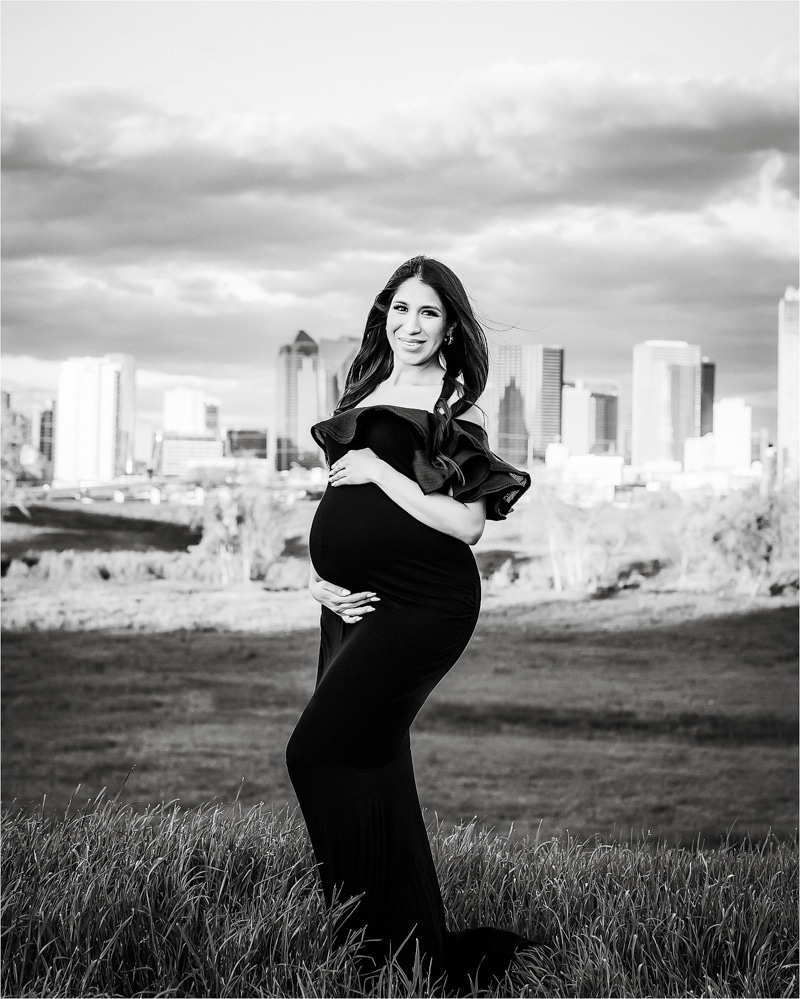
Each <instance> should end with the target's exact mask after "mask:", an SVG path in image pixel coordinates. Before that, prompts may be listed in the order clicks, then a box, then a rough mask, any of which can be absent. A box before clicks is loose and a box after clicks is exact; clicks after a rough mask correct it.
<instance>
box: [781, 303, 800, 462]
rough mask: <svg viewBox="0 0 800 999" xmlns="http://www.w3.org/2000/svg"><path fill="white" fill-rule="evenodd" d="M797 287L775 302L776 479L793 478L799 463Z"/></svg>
mask: <svg viewBox="0 0 800 999" xmlns="http://www.w3.org/2000/svg"><path fill="white" fill-rule="evenodd" d="M799 299H800V294H799V293H798V289H797V288H787V289H786V293H785V294H784V296H783V298H782V299H781V300H780V303H779V305H778V481H779V482H788V481H790V480H792V479H796V478H797V476H798V470H799V465H800V443H799V440H798V439H799V437H800V434H798V422H800V414H798V408H797V407H798V397H797V382H798V377H799V376H800V370H799V369H798V363H799V362H798V307H799V306H800V300H799Z"/></svg>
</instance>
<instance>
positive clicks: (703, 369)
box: [700, 357, 717, 437]
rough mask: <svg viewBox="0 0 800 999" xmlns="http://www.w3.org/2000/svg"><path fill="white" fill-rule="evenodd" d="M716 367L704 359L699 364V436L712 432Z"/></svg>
mask: <svg viewBox="0 0 800 999" xmlns="http://www.w3.org/2000/svg"><path fill="white" fill-rule="evenodd" d="M716 370H717V366H716V364H714V362H713V361H710V360H709V359H708V358H707V357H704V358H703V360H702V361H701V362H700V436H701V437H705V435H706V434H710V433H713V431H714V380H715V376H716Z"/></svg>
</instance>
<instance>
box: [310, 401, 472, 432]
mask: <svg viewBox="0 0 800 999" xmlns="http://www.w3.org/2000/svg"><path fill="white" fill-rule="evenodd" d="M370 409H388V410H392V411H395V412H397V411H400V412H407V413H424V414H425V415H426V416H435V415H436V414H435V413H432V412H431V411H430V410H429V409H421V408H420V407H419V406H397V405H395V404H394V403H390V402H376V403H373V405H371V406H353V408H352V409H345V410H343V411H342V412H341V413H336V414H335V416H331V417H329V419H331V420H333V419H335V418H336V417H337V416H344V415H345V413H364V412H367V411H368V410H370ZM453 419H454V420H457V421H458V422H459V423H462V424H463V423H466V424H468V425H469V426H470V427H475V429H476V430H482V431H483V432H484V433H486V430H485V428H484V427H482V426H481V425H480V423H476V422H475V421H474V420H465V419H464V418H463V417H461V416H454V417H453ZM323 422H324V423H327V422H328V421H327V420H324V421H323Z"/></svg>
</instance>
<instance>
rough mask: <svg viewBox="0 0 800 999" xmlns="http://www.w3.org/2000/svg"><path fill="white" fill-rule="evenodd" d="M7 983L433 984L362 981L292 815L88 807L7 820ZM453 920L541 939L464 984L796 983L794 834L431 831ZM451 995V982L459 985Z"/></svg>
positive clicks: (399, 993) (274, 991)
mask: <svg viewBox="0 0 800 999" xmlns="http://www.w3.org/2000/svg"><path fill="white" fill-rule="evenodd" d="M2 834H3V903H4V905H3V939H2V981H3V994H4V995H14V996H31V997H33V996H36V997H41V996H49V997H73V996H90V995H93V996H154V997H155V996H159V997H167V996H176V997H177V996H198V997H200V996H202V997H222V996H242V997H260V996H275V997H277V996H286V997H289V996H297V997H301V996H302V997H327V999H334V997H349V999H353V997H360V996H376V997H377V996H380V997H388V996H394V997H412V996H413V997H425V996H428V997H432V996H441V995H443V994H447V993H446V992H443V989H442V987H441V985H439V984H437V983H434V982H432V981H431V980H430V975H429V974H428V973H426V971H425V968H424V966H420V965H419V964H418V965H417V966H416V967H415V968H413V969H411V970H410V971H409V972H408V973H404V972H403V971H402V970H401V969H399V968H398V967H397V965H396V964H394V963H387V965H385V966H384V967H383V968H380V969H378V971H377V973H376V974H374V976H372V977H371V978H370V979H364V978H359V977H358V976H357V974H356V965H355V962H354V960H353V956H354V953H355V951H356V949H357V946H358V936H357V935H355V936H353V937H351V938H350V939H349V940H348V941H347V942H345V944H344V945H340V946H334V945H333V944H332V943H331V931H332V928H333V926H334V925H335V921H336V919H337V918H338V913H339V911H340V910H336V909H335V910H334V911H333V912H331V913H329V912H326V911H325V908H324V904H323V901H322V895H321V892H320V891H319V890H318V888H317V886H316V877H315V873H314V869H313V861H312V857H311V855H310V852H309V847H308V841H307V838H306V836H305V833H304V830H303V827H302V823H301V822H300V821H299V819H298V817H297V816H296V815H292V814H286V813H278V814H276V813H270V812H268V811H265V810H264V809H261V808H256V809H252V810H250V811H247V812H240V811H234V812H233V813H232V814H231V813H230V812H226V811H224V810H223V809H221V808H219V807H217V808H208V807H207V808H204V809H200V810H198V811H196V812H188V813H187V812H182V811H181V810H179V809H177V808H175V807H166V808H163V809H150V810H146V811H145V812H143V813H138V814H137V813H136V812H134V811H132V810H130V809H126V808H120V807H119V806H117V805H114V804H108V803H103V802H99V803H95V804H92V805H90V806H89V807H86V808H83V809H80V810H77V811H76V810H73V811H72V812H71V813H70V816H69V818H68V819H66V820H62V821H51V820H48V819H47V818H46V817H44V816H43V815H42V813H41V811H34V812H33V813H31V814H30V815H28V816H22V815H19V814H13V815H4V816H3V823H2ZM431 839H432V847H433V853H434V859H435V862H436V866H437V870H438V875H439V880H440V883H441V886H442V895H443V901H444V903H445V908H446V911H447V912H448V919H449V926H450V928H451V929H466V928H468V927H471V926H475V925H494V926H501V927H506V928H509V929H514V930H516V931H517V932H518V933H521V934H524V935H526V936H527V937H529V938H531V939H534V940H536V941H538V946H537V947H536V948H534V949H533V950H532V951H530V952H529V953H527V954H526V955H525V957H524V958H519V959H517V961H516V962H515V964H514V965H513V966H512V968H511V969H510V971H509V973H507V974H506V976H505V978H504V979H502V980H501V981H499V982H496V983H495V984H493V985H492V984H486V985H484V986H481V987H475V988H473V989H472V990H471V991H469V993H467V994H470V995H473V996H497V997H500V996H504V997H509V996H515V997H519V999H530V997H538V996H542V997H547V996H549V997H561V996H564V997H567V996H568V997H578V996H642V997H644V996H698V997H699V996H704V997H710V999H714V997H717V999H722V997H732V996H743V997H744V996H750V997H753V996H776V997H784V996H785V997H790V996H794V995H796V994H797V848H796V843H794V844H790V843H779V842H776V841H775V840H768V841H764V842H762V843H761V844H759V845H755V844H742V845H740V846H738V847H737V846H733V845H731V844H723V845H722V846H721V847H720V848H718V849H712V850H709V849H706V850H699V849H697V848H696V847H692V848H675V847H671V846H670V845H669V844H665V843H658V844H650V843H647V842H644V841H642V840H638V841H636V840H634V841H632V842H630V843H618V844H616V845H613V846H609V847H602V848H601V847H594V848H593V847H592V846H590V845H587V844H581V843H577V842H575V841H573V840H568V839H560V840H551V841H549V842H546V843H542V844H538V845H537V844H535V843H534V842H532V841H527V840H516V841H513V842H512V841H509V840H508V839H505V838H500V837H496V836H492V835H487V834H485V833H480V832H478V831H477V830H476V829H475V827H474V826H473V825H466V826H459V827H456V828H455V829H454V830H451V831H450V832H446V831H445V830H444V829H443V828H442V827H437V828H435V829H433V830H432V833H431ZM461 994H464V993H463V992H462V993H461Z"/></svg>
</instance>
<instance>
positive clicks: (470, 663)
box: [2, 584, 798, 843]
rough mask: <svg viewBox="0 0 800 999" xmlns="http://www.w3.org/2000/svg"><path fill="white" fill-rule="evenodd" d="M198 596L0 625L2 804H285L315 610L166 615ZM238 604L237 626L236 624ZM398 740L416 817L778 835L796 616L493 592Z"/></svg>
mask: <svg viewBox="0 0 800 999" xmlns="http://www.w3.org/2000/svg"><path fill="white" fill-rule="evenodd" d="M150 585H151V587H153V586H156V584H150ZM120 589H125V588H120ZM109 592H110V591H109V589H108V588H103V587H102V586H96V587H95V588H94V589H93V590H92V589H88V590H87V591H85V592H83V593H81V594H80V595H79V596H80V599H81V600H82V601H83V605H84V608H85V611H86V615H87V617H89V618H91V616H92V611H91V607H92V600H93V599H94V600H95V601H97V603H98V608H97V609H98V613H99V614H100V616H101V618H102V613H103V607H102V603H103V601H104V600H105V597H104V594H107V593H109ZM153 592H155V593H156V594H158V593H161V594H162V596H163V593H164V591H163V590H159V589H158V587H156V589H155V591H153ZM237 593H238V603H237ZM198 596H202V597H203V602H202V608H204V612H200V611H196V612H194V613H193V615H191V617H192V620H194V621H195V622H197V621H199V620H202V619H203V613H205V614H206V615H207V616H206V617H205V619H204V620H205V625H204V626H201V627H197V626H195V627H193V628H189V627H179V624H178V622H177V621H176V619H175V618H172V620H173V621H175V622H176V623H175V626H176V628H177V630H161V631H160V632H157V633H153V632H138V631H123V630H120V629H121V627H123V626H124V625H122V623H121V622H118V627H117V628H116V629H115V630H108V629H99V630H73V631H70V630H65V629H61V630H55V631H52V630H36V629H29V630H21V631H6V632H5V633H4V636H3V664H2V683H3V725H2V784H3V801H4V804H6V805H8V804H9V803H10V802H11V801H12V800H13V799H17V801H18V802H31V801H36V802H41V801H42V799H43V798H44V797H45V796H46V799H47V805H48V808H49V809H52V810H54V811H59V810H63V809H64V807H65V806H66V804H67V802H68V800H69V799H70V797H71V796H72V795H73V794H74V792H75V789H76V787H77V785H78V784H80V785H81V789H80V791H79V792H78V795H77V799H78V800H86V799H87V798H89V797H94V795H96V794H97V793H98V791H99V790H100V789H101V788H103V787H108V788H109V789H110V790H111V792H112V793H114V792H116V790H117V789H118V788H120V787H121V786H122V784H123V782H124V781H125V778H126V775H127V774H128V772H129V771H131V773H130V777H129V778H128V780H127V782H126V783H125V786H124V789H123V790H122V792H121V799H122V800H123V801H126V802H131V803H136V805H137V806H139V807H144V806H146V805H150V804H154V803H156V802H159V801H164V800H172V799H180V801H181V802H182V803H183V804H184V805H186V806H195V805H200V804H202V803H205V802H209V801H212V800H215V801H218V802H221V803H226V802H230V801H231V800H232V799H233V798H234V797H235V796H236V795H237V794H239V795H240V800H241V802H242V803H244V804H245V805H248V806H249V805H254V804H256V803H257V802H261V801H263V802H266V803H268V804H274V805H276V806H278V807H282V806H284V805H285V804H286V803H287V802H289V803H292V802H293V800H294V799H293V796H292V792H291V788H290V786H289V783H288V779H287V777H286V772H285V767H284V763H283V749H284V746H285V743H286V740H287V738H288V735H289V733H290V731H291V729H292V726H293V724H294V722H295V720H296V718H297V717H298V714H299V712H300V711H301V710H302V707H303V704H304V703H305V701H306V699H307V697H308V696H309V693H310V691H311V687H312V683H313V674H314V666H315V662H316V652H317V633H316V630H315V629H314V628H311V627H309V626H308V625H309V623H310V622H309V621H308V615H309V614H314V613H315V610H314V608H310V609H309V607H308V603H307V601H304V600H303V599H302V598H301V597H300V596H299V595H297V594H284V595H274V594H273V595H271V594H264V592H263V591H262V590H259V588H258V587H252V588H250V589H248V590H246V591H235V592H234V593H233V594H232V595H229V598H230V599H229V601H228V603H227V604H226V603H225V601H223V600H221V599H218V600H216V601H215V600H214V596H213V593H211V592H209V591H205V592H201V591H186V592H184V593H183V594H182V596H180V599H178V598H176V600H175V608H176V613H177V608H178V607H179V606H180V607H182V608H183V609H184V611H185V609H186V607H187V606H190V605H191V604H192V602H193V601H194V600H195V598H196V597H198ZM152 599H156V598H155V597H154V598H152ZM12 602H13V601H12ZM267 603H268V605H269V606H270V607H271V609H272V610H271V614H270V615H269V616H265V617H264V618H261V619H260V618H258V613H259V612H258V608H259V607H260V606H261V605H262V604H264V605H265V606H266V604H267ZM133 606H134V605H133V603H132V601H131V598H130V593H128V608H129V613H130V614H132V615H133V614H135V613H141V612H140V611H134V610H133V609H132V608H133ZM237 607H238V608H239V611H240V613H239V615H238V620H239V621H240V622H241V621H242V619H245V620H247V619H248V618H250V619H252V620H253V626H252V629H251V630H237V629H235V628H234V630H231V628H232V627H233V621H234V620H235V619H236V615H235V614H234V611H235V609H236V608H237ZM281 608H283V611H282V610H281ZM213 609H216V612H217V617H216V618H215V616H214V613H213ZM223 611H224V612H225V613H223ZM293 616H294V625H295V627H294V628H293V629H292V630H288V631H287V630H285V629H286V628H288V627H290V625H291V623H292V620H293ZM169 622H170V614H169V612H165V615H164V618H163V620H162V624H161V627H162V628H166V627H168V626H169ZM29 623H30V622H29ZM203 627H204V628H205V630H203ZM238 628H241V623H240V624H239V626H238ZM413 738H414V752H415V763H416V768H417V776H418V782H419V786H420V795H421V798H422V801H423V804H424V805H425V807H426V808H427V809H428V810H429V811H430V812H431V813H432V812H434V811H435V812H436V813H437V814H438V815H439V816H440V818H442V819H443V820H445V821H446V822H448V823H455V822H458V821H460V820H462V819H470V818H471V817H473V816H477V817H478V818H479V820H480V821H481V822H484V823H486V824H488V825H490V826H494V827H496V828H497V829H499V830H501V831H508V829H509V827H510V826H511V825H512V824H513V825H514V828H515V830H516V831H517V832H518V833H520V834H522V833H532V834H535V835H538V836H539V837H540V838H547V837H550V836H555V835H560V834H563V833H564V832H566V831H569V832H571V833H573V834H575V835H578V836H593V835H595V834H598V835H599V836H600V837H602V838H604V839H606V840H613V839H615V838H620V837H622V838H625V837H627V836H629V835H630V833H631V832H633V833H634V834H638V833H645V834H647V833H650V834H652V835H653V836H659V835H660V836H664V837H667V838H668V839H671V840H675V841H680V842H684V843H688V842H691V841H692V840H693V839H695V838H696V837H697V836H698V835H702V836H704V837H705V838H706V839H707V840H708V841H716V840H717V839H718V838H720V837H722V838H724V837H725V836H726V835H727V834H729V833H730V834H732V836H733V837H734V838H736V837H739V836H744V835H746V834H749V835H751V836H754V837H763V836H764V835H766V834H767V833H768V832H769V831H770V830H771V831H772V832H773V833H775V834H777V835H778V836H780V837H786V836H791V835H792V834H793V832H794V830H795V829H796V827H797V761H798V755H797V606H796V604H793V603H790V602H788V601H783V602H780V601H778V602H776V601H774V600H773V601H770V600H768V599H761V600H745V599H744V598H738V599H730V598H726V599H723V598H715V597H711V596H705V597H702V596H699V595H697V596H693V595H685V594H684V595H680V594H644V593H624V594H620V595H619V596H617V597H616V598H614V599H613V600H609V601H588V600H574V599H572V600H567V599H563V600H554V599H543V600H539V601H534V600H533V598H530V597H529V599H527V600H525V599H524V598H523V596H522V595H521V594H516V595H515V598H514V599H513V600H509V601H503V600H500V599H497V598H490V599H489V600H487V608H486V610H485V611H484V613H483V615H482V617H481V621H480V623H479V626H478V629H477V632H476V634H475V637H474V640H473V642H472V643H471V645H470V647H469V649H468V650H467V652H466V653H465V655H464V657H463V658H462V660H461V661H460V663H459V664H458V665H457V666H456V668H455V669H454V670H453V672H452V673H451V675H450V676H449V677H447V678H446V679H445V680H444V681H443V683H442V684H441V685H440V687H439V688H438V689H437V691H436V692H435V693H434V695H433V696H432V697H431V698H430V700H429V701H428V703H427V704H426V705H425V707H424V709H423V711H422V713H421V715H420V717H419V719H418V721H417V724H416V725H415V728H414V733H413ZM132 768H133V769H132Z"/></svg>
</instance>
